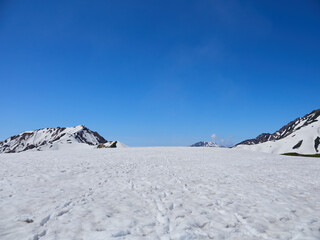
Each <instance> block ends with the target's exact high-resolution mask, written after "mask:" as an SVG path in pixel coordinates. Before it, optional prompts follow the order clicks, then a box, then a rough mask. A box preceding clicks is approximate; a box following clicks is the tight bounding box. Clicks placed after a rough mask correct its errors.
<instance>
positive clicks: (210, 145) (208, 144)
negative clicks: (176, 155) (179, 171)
mask: <svg viewBox="0 0 320 240" xmlns="http://www.w3.org/2000/svg"><path fill="white" fill-rule="evenodd" d="M190 147H219V146H218V145H217V144H216V143H214V142H204V141H201V142H197V143H195V144H192V145H190Z"/></svg>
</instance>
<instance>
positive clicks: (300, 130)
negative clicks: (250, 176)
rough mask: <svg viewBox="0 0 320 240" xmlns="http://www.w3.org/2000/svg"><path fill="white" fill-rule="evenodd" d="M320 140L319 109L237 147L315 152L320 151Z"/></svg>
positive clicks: (264, 150)
mask: <svg viewBox="0 0 320 240" xmlns="http://www.w3.org/2000/svg"><path fill="white" fill-rule="evenodd" d="M319 141H320V109H317V110H313V111H312V112H310V113H308V114H306V115H305V116H303V117H301V118H300V117H299V118H296V119H295V120H293V121H291V122H289V123H288V124H287V125H285V126H283V127H282V128H280V129H279V130H278V131H276V132H275V133H273V134H270V133H263V134H260V135H259V136H258V137H256V138H253V139H248V140H245V141H243V142H240V143H238V144H237V145H236V147H239V148H243V149H248V150H250V149H252V150H256V151H263V152H271V153H288V152H296V153H302V154H314V153H318V152H319V151H320V149H319ZM249 145H250V146H249Z"/></svg>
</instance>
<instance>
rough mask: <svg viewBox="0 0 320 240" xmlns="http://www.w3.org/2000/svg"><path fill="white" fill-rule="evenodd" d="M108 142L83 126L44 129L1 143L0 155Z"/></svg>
mask: <svg viewBox="0 0 320 240" xmlns="http://www.w3.org/2000/svg"><path fill="white" fill-rule="evenodd" d="M107 142H108V141H107V140H106V139H104V138H103V137H102V136H100V135H99V134H98V133H97V132H94V131H91V130H90V129H88V128H86V127H85V126H83V125H79V126H76V127H57V128H43V129H39V130H35V131H26V132H23V133H21V134H19V135H16V136H12V137H10V138H8V139H6V140H4V141H2V142H0V153H16V152H22V151H27V150H39V151H41V150H48V149H60V148H64V147H66V146H70V144H72V146H73V147H74V146H81V147H83V146H86V145H99V144H104V143H107Z"/></svg>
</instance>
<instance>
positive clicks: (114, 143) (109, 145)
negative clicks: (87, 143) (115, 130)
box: [97, 141, 128, 148]
mask: <svg viewBox="0 0 320 240" xmlns="http://www.w3.org/2000/svg"><path fill="white" fill-rule="evenodd" d="M126 147H128V146H127V145H125V144H123V143H122V142H119V141H108V142H106V143H101V144H99V145H98V146H97V148H126Z"/></svg>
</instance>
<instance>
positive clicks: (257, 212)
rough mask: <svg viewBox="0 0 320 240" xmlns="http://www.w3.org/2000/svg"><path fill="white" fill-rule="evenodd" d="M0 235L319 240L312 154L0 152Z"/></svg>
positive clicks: (319, 181) (316, 165)
mask: <svg viewBox="0 0 320 240" xmlns="http://www.w3.org/2000/svg"><path fill="white" fill-rule="evenodd" d="M0 239H1V240H10V239H19V240H20V239H32V240H38V239H41V240H45V239H59V240H63V239H68V240H69V239H75V240H76V239H94V240H99V239H181V240H182V239H304V240H305V239H320V159H316V158H298V157H285V156H278V155H271V154H265V153H257V152H247V151H243V150H237V149H221V148H187V147H185V148H182V147H181V148H122V149H83V150H81V149H77V150H74V151H71V150H69V151H67V150H59V151H47V152H23V153H14V154H1V155H0Z"/></svg>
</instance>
